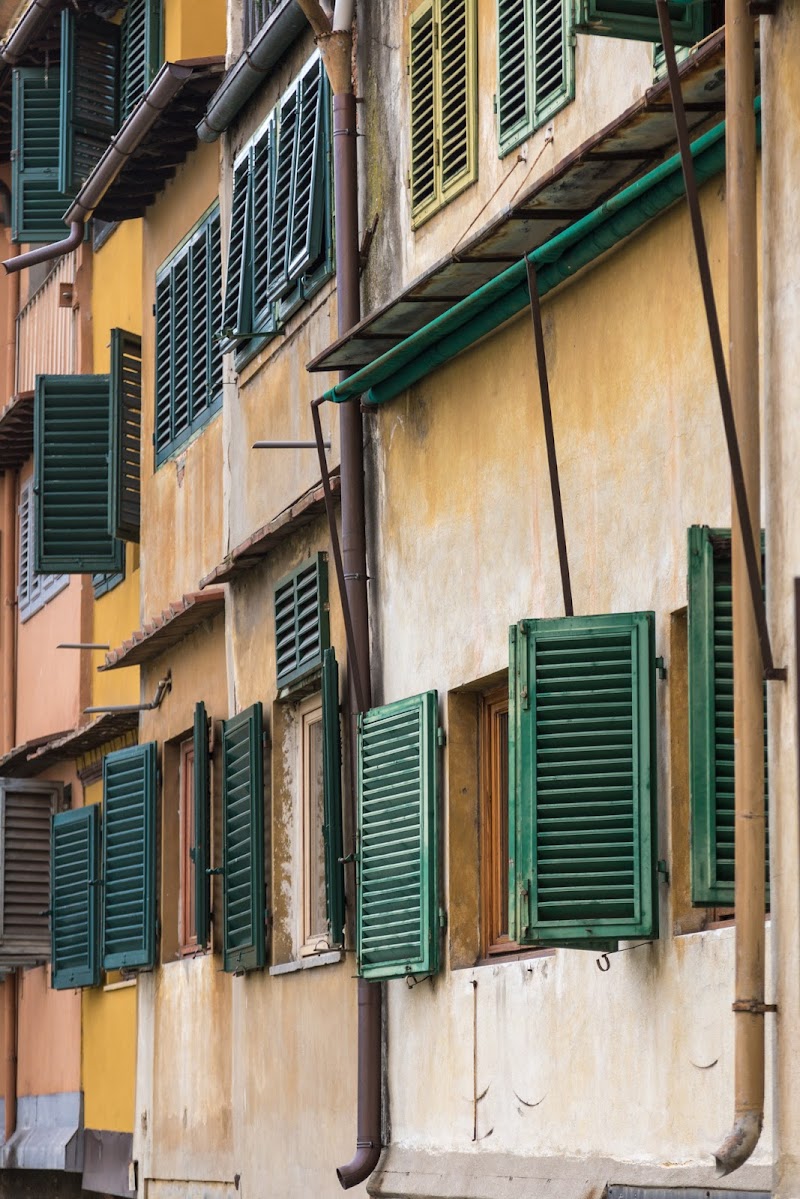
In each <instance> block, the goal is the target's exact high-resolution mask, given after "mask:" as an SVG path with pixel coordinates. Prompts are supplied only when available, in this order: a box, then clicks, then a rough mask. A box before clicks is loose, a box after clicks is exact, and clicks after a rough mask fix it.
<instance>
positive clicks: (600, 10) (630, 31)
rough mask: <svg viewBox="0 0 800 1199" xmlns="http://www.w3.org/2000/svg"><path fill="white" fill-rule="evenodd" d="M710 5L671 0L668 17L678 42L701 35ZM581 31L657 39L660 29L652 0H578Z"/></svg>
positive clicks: (690, 41) (684, 43)
mask: <svg viewBox="0 0 800 1199" xmlns="http://www.w3.org/2000/svg"><path fill="white" fill-rule="evenodd" d="M709 9H710V5H709V4H708V3H705V2H704V0H685V2H684V0H672V2H671V3H670V5H669V18H670V23H671V24H672V35H673V37H674V38H675V42H676V44H677V45H679V46H693V45H694V43H695V42H698V41H700V39H701V38H702V37H705V34H706V27H707V23H708V14H709ZM578 17H579V24H578V25H577V29H578V30H579V32H581V33H599V34H603V35H605V36H607V37H621V38H631V39H633V40H634V41H638V42H658V41H660V40H661V31H660V28H659V24H658V13H657V11H656V3H655V0H579V4H578Z"/></svg>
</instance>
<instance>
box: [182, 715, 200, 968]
mask: <svg viewBox="0 0 800 1199" xmlns="http://www.w3.org/2000/svg"><path fill="white" fill-rule="evenodd" d="M178 823H179V830H180V831H179V839H178V843H179V851H178V878H179V886H178V952H179V953H180V955H181V956H183V957H185V956H186V955H187V954H195V953H197V952H198V948H199V947H198V943H197V919H196V916H195V917H194V919H192V915H193V913H194V861H193V859H192V847H193V845H194V738H193V737H188V738H186V739H185V740H183V741H181V743H180V745H179V746H178Z"/></svg>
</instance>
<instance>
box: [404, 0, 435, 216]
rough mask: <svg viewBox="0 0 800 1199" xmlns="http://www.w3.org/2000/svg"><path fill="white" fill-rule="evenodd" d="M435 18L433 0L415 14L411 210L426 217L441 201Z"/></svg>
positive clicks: (411, 74)
mask: <svg viewBox="0 0 800 1199" xmlns="http://www.w3.org/2000/svg"><path fill="white" fill-rule="evenodd" d="M435 44H436V38H435V21H434V11H433V0H428V3H425V4H422V5H420V6H419V8H417V9H415V10H414V12H413V13H412V15H411V58H410V61H409V73H410V78H411V84H410V87H411V211H412V214H413V216H414V217H415V218H418V219H420V220H421V219H423V218H424V217H425V216H426V215H427V214H428V212H429V211H431V209H432V207H433V206H434V205H435V204H436V201H437V195H438V193H437V185H436V139H437V112H436V93H435V62H436V59H435Z"/></svg>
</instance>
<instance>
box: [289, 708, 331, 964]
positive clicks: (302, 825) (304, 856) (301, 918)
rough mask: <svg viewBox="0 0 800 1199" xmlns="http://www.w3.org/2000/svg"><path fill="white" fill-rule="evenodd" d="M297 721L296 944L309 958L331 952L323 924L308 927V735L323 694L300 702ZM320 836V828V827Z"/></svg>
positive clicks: (310, 806) (318, 718)
mask: <svg viewBox="0 0 800 1199" xmlns="http://www.w3.org/2000/svg"><path fill="white" fill-rule="evenodd" d="M296 721H297V813H298V818H299V819H298V824H299V829H298V837H297V850H298V855H297V856H298V858H299V865H300V869H299V870H298V871H297V877H298V881H299V895H298V904H297V943H298V956H299V957H301V958H305V957H310V956H312V955H316V954H320V953H328V952H329V951H330V941H329V934H328V929H327V921H326V927H325V928H323V929H322V930H319V931H316V932H315V931H313V929H312V928H311V923H312V920H311V917H312V911H313V883H312V879H313V873H314V872H313V864H312V862H311V852H312V846H313V840H312V839H311V838H310V836H309V830H310V828H311V822H312V820H314V819H315V818H316V813H315V812H314V810H313V802H312V800H313V796H312V792H313V786H312V780H311V778H310V769H311V755H310V753H309V734H310V730H311V727H312V726H313V725H315V724H318V725H319V726H320V729H321V728H322V696H321V695H320V694H319V693H317V694H315V695H313V696H311V698H310V699H307V700H306V701H305V702H304V703H302V704H299V705H298V706H297V709H296ZM319 836H320V837H321V836H322V828H321V827H320V829H319Z"/></svg>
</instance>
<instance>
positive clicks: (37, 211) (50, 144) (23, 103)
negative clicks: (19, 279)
mask: <svg viewBox="0 0 800 1199" xmlns="http://www.w3.org/2000/svg"><path fill="white" fill-rule="evenodd" d="M11 94H12V117H11V129H12V132H11V240H12V241H13V242H16V243H20V242H51V241H57V240H58V239H59V238H63V237H64V236H65V234H66V226H65V225H64V221H63V216H64V212H65V211H66V208H67V202H66V199H65V197H64V196H63V195H62V193H61V192H60V190H59V186H58V183H59V180H58V168H59V112H60V107H61V100H60V88H59V79H58V72H57V71H48V70H46V69H45V68H44V67H18V68H16V69H15V70H14V71H13V72H12V92H11Z"/></svg>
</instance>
